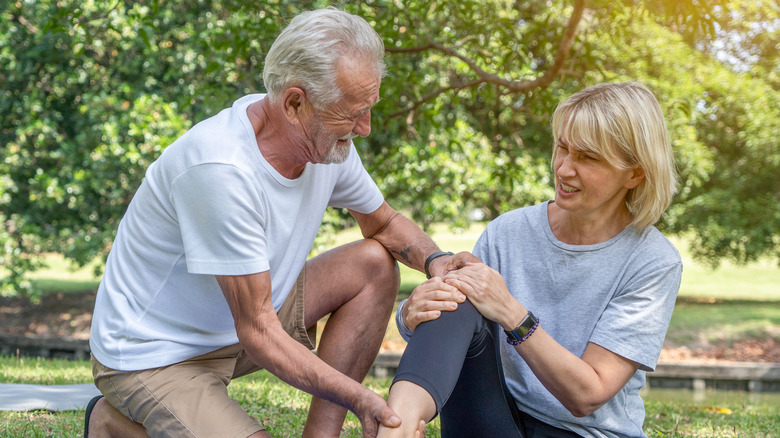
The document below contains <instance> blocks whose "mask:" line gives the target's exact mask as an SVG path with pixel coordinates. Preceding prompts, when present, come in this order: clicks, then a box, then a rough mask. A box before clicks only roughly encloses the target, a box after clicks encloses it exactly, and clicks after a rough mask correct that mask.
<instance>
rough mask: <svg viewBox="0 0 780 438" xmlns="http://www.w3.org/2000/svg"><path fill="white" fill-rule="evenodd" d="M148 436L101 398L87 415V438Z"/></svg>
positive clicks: (257, 436)
mask: <svg viewBox="0 0 780 438" xmlns="http://www.w3.org/2000/svg"><path fill="white" fill-rule="evenodd" d="M136 437H138V438H149V435H148V434H147V433H146V429H144V426H143V425H142V424H141V423H136V422H135V421H133V420H131V419H129V418H127V417H125V415H124V414H123V413H121V412H119V411H118V410H117V409H116V408H115V407H113V406H111V403H109V402H108V401H106V399H105V398H101V399H100V400H98V402H97V403H96V404H95V407H94V408H92V414H91V415H90V416H89V437H88V438H136ZM248 438H271V435H270V434H269V433H268V432H266V431H260V432H256V433H253V434H252V435H250V436H249V437H248Z"/></svg>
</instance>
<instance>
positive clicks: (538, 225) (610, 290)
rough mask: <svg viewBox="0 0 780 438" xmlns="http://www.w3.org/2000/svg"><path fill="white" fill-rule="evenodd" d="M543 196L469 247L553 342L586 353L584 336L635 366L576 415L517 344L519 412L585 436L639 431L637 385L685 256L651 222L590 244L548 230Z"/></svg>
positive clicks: (657, 343)
mask: <svg viewBox="0 0 780 438" xmlns="http://www.w3.org/2000/svg"><path fill="white" fill-rule="evenodd" d="M547 206H548V204H547V203H542V204H539V205H535V206H531V207H525V208H521V209H517V210H514V211H511V212H508V213H506V214H504V215H502V216H500V217H499V218H497V219H496V220H494V221H492V222H491V223H490V224H489V225H488V227H487V229H486V230H485V231H484V232H483V234H482V235H481V236H480V238H479V240H478V241H477V244H476V245H475V247H474V254H475V255H476V256H477V257H479V258H481V259H482V261H483V262H484V263H485V264H487V265H488V266H490V267H492V268H493V269H496V270H497V271H498V272H500V273H501V275H502V276H503V278H504V280H505V281H506V284H507V286H508V288H509V291H510V292H511V293H512V295H513V296H514V297H515V298H516V299H517V300H518V301H519V302H520V303H522V304H523V306H525V307H526V308H527V309H529V310H531V311H533V313H534V314H535V315H536V316H537V317H538V318H539V319H540V325H541V326H542V327H544V330H545V331H546V332H547V333H549V334H550V336H552V337H553V338H554V339H555V340H556V341H557V342H558V343H560V344H561V345H563V346H564V347H565V348H566V349H568V350H569V351H571V352H572V353H574V354H575V355H577V356H579V357H582V354H583V352H584V351H585V348H586V347H587V345H588V343H589V342H593V343H594V344H598V345H600V346H602V347H604V348H606V349H608V350H610V351H612V352H614V353H616V354H618V355H620V356H623V357H625V358H627V359H630V360H632V361H634V362H637V363H639V364H640V369H639V370H638V371H637V372H636V374H635V375H634V376H633V377H632V378H631V380H630V381H629V382H628V384H627V385H626V386H625V387H624V388H623V389H621V390H620V391H619V392H618V393H617V395H615V396H614V397H613V398H612V399H611V400H610V401H609V402H607V403H606V404H605V405H604V406H602V407H601V408H599V409H598V410H597V411H596V412H594V413H593V414H591V415H588V416H586V417H582V418H578V417H574V416H573V415H572V414H571V413H570V412H569V411H568V410H566V408H564V407H563V405H562V404H561V403H560V402H559V401H558V400H557V399H556V398H555V397H553V396H552V394H550V392H549V391H547V389H545V388H544V386H542V384H541V383H540V382H539V380H538V379H537V378H536V376H535V375H534V374H533V372H532V371H531V370H530V369H529V367H528V366H527V365H526V364H525V362H524V361H523V359H522V358H521V357H520V355H519V354H518V353H517V351H515V349H514V348H513V347H512V346H510V345H508V344H506V343H503V345H502V347H501V356H502V361H503V366H504V373H505V377H506V381H507V385H508V387H509V390H510V391H511V393H512V395H513V396H514V399H515V400H516V402H517V405H518V407H519V408H520V410H522V411H524V412H526V413H528V414H530V415H532V416H534V417H536V418H538V419H539V420H542V421H544V422H546V423H549V424H551V425H553V426H556V427H560V428H564V429H569V430H572V431H574V432H576V433H579V434H580V435H583V436H599V437H601V436H603V437H642V436H645V435H644V433H643V431H642V424H643V422H644V416H645V410H644V403H643V401H642V399H641V397H640V396H639V390H640V388H642V387H643V386H644V384H645V373H646V371H652V370H653V369H654V368H655V366H656V363H657V361H658V357H659V355H660V353H661V347H662V345H663V341H664V337H665V336H666V330H667V328H668V325H669V321H670V319H671V316H672V310H673V308H674V303H675V299H676V297H677V291H678V289H679V287H680V278H681V275H682V262H681V260H680V255H679V253H678V252H677V250H676V249H675V248H674V246H673V245H672V244H671V243H670V242H669V241H668V240H667V239H666V238H665V237H664V236H663V235H662V234H661V233H660V232H659V231H658V230H657V229H656V228H655V227H648V228H646V229H644V230H643V231H641V232H639V231H637V230H636V229H635V228H634V227H633V226H629V227H628V228H626V229H625V230H623V231H622V232H621V233H620V234H618V235H617V236H615V237H613V238H612V239H610V240H608V241H606V242H602V243H599V244H595V245H569V244H566V243H563V242H561V241H559V240H558V239H557V238H556V237H555V236H554V235H553V233H552V230H551V229H550V225H549V220H548V217H547Z"/></svg>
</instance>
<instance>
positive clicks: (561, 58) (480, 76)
mask: <svg viewBox="0 0 780 438" xmlns="http://www.w3.org/2000/svg"><path fill="white" fill-rule="evenodd" d="M585 3H586V0H575V2H574V11H573V12H572V14H571V17H570V18H569V23H568V24H567V25H566V29H565V30H564V32H563V36H562V37H561V41H560V43H559V44H558V50H557V51H556V53H555V58H554V59H553V63H552V65H550V68H548V69H547V70H546V71H545V72H544V73H543V74H542V75H541V76H539V77H537V78H536V79H533V80H528V81H516V80H509V79H504V78H502V77H501V76H499V75H497V74H495V73H490V72H487V71H485V70H483V69H482V68H481V67H479V66H478V65H477V63H476V62H474V60H472V59H469V58H467V57H466V56H464V55H462V54H461V53H459V52H458V51H457V50H456V49H455V48H452V47H447V46H444V45H442V44H440V43H438V42H435V41H432V40H429V41H428V44H425V45H422V46H416V47H407V48H386V49H385V50H386V51H387V52H389V53H418V52H423V51H425V50H430V49H434V50H438V51H440V52H442V53H444V54H445V55H447V56H451V57H453V58H457V59H459V60H461V61H462V62H463V63H465V64H466V65H468V66H469V68H470V69H471V70H472V71H473V72H474V73H476V75H477V78H476V79H473V80H471V81H467V82H463V83H460V84H454V85H451V86H449V87H442V88H439V89H436V90H434V91H432V92H430V93H428V94H427V95H425V96H423V97H422V98H421V99H420V100H418V101H416V102H414V103H413V104H412V105H411V106H410V107H408V108H405V109H403V110H401V111H398V112H395V113H393V114H391V115H390V117H397V116H399V115H401V114H404V113H407V112H411V111H414V110H416V109H417V108H419V107H420V106H421V105H422V104H424V103H426V102H428V101H430V100H432V99H434V98H436V96H438V95H440V94H442V93H446V92H448V91H451V90H461V89H464V88H468V87H473V86H475V85H478V84H481V83H483V82H487V83H490V84H494V85H497V86H499V87H504V88H506V89H507V90H508V92H507V93H505V94H512V93H521V92H525V91H529V90H533V89H536V88H543V87H546V86H548V85H550V84H551V83H552V82H553V81H554V80H555V78H556V77H557V76H558V74H559V73H560V72H561V69H562V68H563V64H564V62H565V61H566V58H567V57H568V56H569V51H570V50H571V46H572V44H573V43H574V38H575V36H576V35H577V26H578V25H579V23H580V21H581V19H582V15H583V12H584V10H585Z"/></svg>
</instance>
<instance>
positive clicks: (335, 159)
mask: <svg viewBox="0 0 780 438" xmlns="http://www.w3.org/2000/svg"><path fill="white" fill-rule="evenodd" d="M347 158H349V142H347V145H346V146H343V147H342V146H341V145H340V144H338V143H336V144H335V145H334V146H333V149H331V150H330V153H329V154H328V155H327V156H326V157H325V160H324V161H323V162H322V164H341V163H343V162H345V161H347Z"/></svg>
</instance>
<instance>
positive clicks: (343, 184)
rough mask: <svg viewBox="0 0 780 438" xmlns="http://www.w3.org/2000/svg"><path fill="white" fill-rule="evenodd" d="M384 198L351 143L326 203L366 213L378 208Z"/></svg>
mask: <svg viewBox="0 0 780 438" xmlns="http://www.w3.org/2000/svg"><path fill="white" fill-rule="evenodd" d="M384 200H385V198H384V196H382V192H381V191H379V187H377V185H376V183H375V182H374V180H373V179H371V175H369V174H368V172H367V171H366V169H365V167H363V162H362V161H361V160H360V156H358V153H357V150H355V145H354V144H353V145H352V146H351V151H350V154H349V157H348V158H347V161H345V162H344V164H342V167H341V172H340V174H339V177H338V180H337V181H336V185H335V186H334V188H333V193H332V195H331V197H330V201H329V202H328V205H329V206H331V207H336V208H348V209H350V210H355V211H357V212H358V213H363V214H368V213H372V212H374V211H375V210H376V209H377V208H379V207H380V206H381V205H382V202H384Z"/></svg>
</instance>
